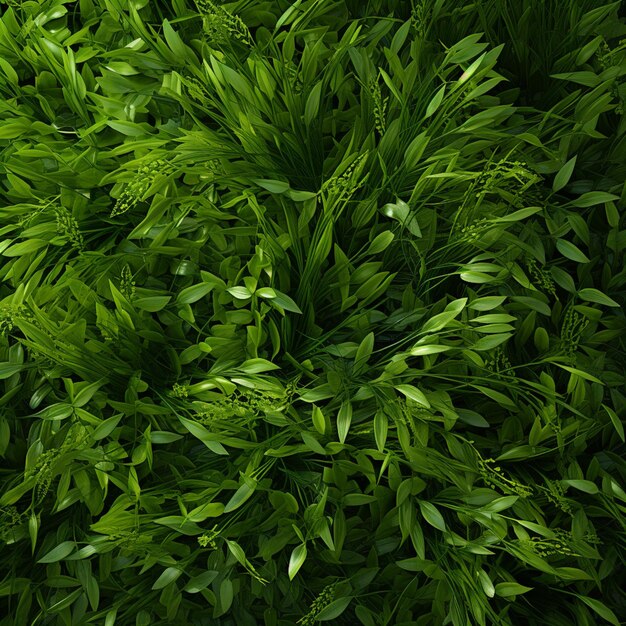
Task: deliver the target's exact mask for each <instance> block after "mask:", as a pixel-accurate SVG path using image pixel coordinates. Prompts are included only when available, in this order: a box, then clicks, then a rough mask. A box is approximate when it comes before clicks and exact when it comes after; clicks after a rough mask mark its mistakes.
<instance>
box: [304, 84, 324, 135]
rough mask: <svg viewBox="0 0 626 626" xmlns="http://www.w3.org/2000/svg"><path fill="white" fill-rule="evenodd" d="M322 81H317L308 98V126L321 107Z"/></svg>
mask: <svg viewBox="0 0 626 626" xmlns="http://www.w3.org/2000/svg"><path fill="white" fill-rule="evenodd" d="M322 86H323V83H322V81H319V82H317V83H316V84H315V85H314V86H313V89H311V92H310V93H309V97H308V98H307V100H306V105H305V107H304V123H305V124H306V125H307V126H310V125H311V122H312V121H313V120H314V119H315V118H316V117H317V115H318V113H319V109H320V99H321V96H322Z"/></svg>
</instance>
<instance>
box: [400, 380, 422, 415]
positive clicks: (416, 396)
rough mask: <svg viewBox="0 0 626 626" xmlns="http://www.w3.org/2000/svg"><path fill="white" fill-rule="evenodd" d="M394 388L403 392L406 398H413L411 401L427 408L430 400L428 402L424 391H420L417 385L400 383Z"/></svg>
mask: <svg viewBox="0 0 626 626" xmlns="http://www.w3.org/2000/svg"><path fill="white" fill-rule="evenodd" d="M395 388H396V390H397V391H399V392H400V393H402V394H404V395H405V396H406V397H407V398H409V399H410V400H413V402H416V403H417V404H419V405H420V406H423V407H425V408H427V409H429V408H430V402H428V399H427V398H426V396H425V395H424V393H423V392H422V391H420V390H419V389H418V388H417V387H414V386H413V385H405V384H401V385H396V387H395Z"/></svg>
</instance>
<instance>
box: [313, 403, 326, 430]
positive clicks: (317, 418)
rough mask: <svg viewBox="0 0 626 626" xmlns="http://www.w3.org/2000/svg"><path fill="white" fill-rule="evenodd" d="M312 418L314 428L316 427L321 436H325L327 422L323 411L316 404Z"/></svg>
mask: <svg viewBox="0 0 626 626" xmlns="http://www.w3.org/2000/svg"><path fill="white" fill-rule="evenodd" d="M311 417H312V419H313V426H314V427H315V430H317V432H318V433H319V434H320V435H323V434H324V433H325V431H326V420H325V419H324V414H323V413H322V409H320V408H319V407H318V406H316V405H315V404H314V405H313V411H312V413H311Z"/></svg>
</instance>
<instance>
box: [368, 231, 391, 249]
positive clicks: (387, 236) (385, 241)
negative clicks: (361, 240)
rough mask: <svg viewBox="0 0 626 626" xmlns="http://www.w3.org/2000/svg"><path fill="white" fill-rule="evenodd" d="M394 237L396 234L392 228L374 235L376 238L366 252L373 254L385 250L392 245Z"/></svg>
mask: <svg viewBox="0 0 626 626" xmlns="http://www.w3.org/2000/svg"><path fill="white" fill-rule="evenodd" d="M394 238H395V235H394V234H393V233H392V232H391V231H390V230H385V231H383V232H382V233H380V234H379V235H377V236H376V237H374V240H373V241H372V242H371V243H370V245H369V247H368V248H367V250H366V252H365V254H368V255H369V254H371V255H373V254H379V253H381V252H383V251H384V250H386V249H387V248H388V247H389V246H390V245H391V242H392V241H393V240H394Z"/></svg>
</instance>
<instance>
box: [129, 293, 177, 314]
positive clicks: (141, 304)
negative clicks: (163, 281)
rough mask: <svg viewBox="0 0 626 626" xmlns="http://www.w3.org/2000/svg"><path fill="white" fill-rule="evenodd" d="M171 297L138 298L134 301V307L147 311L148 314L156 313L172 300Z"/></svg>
mask: <svg viewBox="0 0 626 626" xmlns="http://www.w3.org/2000/svg"><path fill="white" fill-rule="evenodd" d="M171 299H172V298H171V296H149V297H147V298H136V299H135V300H133V306H135V307H137V308H138V309H141V310H142V311H147V312H148V313H156V312H157V311H161V310H162V309H164V308H165V307H166V305H167V303H168V302H169V301H170V300H171Z"/></svg>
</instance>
